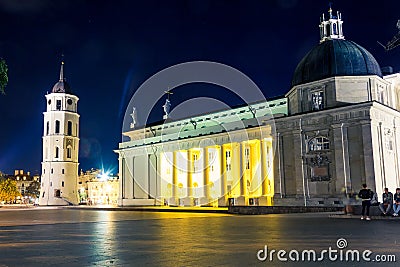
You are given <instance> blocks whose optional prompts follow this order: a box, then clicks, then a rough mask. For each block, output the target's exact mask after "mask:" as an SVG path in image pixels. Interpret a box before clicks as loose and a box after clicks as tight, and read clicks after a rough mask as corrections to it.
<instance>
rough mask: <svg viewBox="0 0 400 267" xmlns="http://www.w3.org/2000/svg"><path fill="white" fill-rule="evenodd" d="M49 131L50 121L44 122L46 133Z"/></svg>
mask: <svg viewBox="0 0 400 267" xmlns="http://www.w3.org/2000/svg"><path fill="white" fill-rule="evenodd" d="M49 131H50V122H46V135H49Z"/></svg>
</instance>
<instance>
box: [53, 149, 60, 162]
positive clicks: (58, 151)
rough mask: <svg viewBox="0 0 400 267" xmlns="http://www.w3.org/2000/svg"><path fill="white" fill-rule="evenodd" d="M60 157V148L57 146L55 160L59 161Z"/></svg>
mask: <svg viewBox="0 0 400 267" xmlns="http://www.w3.org/2000/svg"><path fill="white" fill-rule="evenodd" d="M59 155H60V148H59V147H58V146H56V153H55V156H54V157H55V158H56V159H57V158H58V157H59Z"/></svg>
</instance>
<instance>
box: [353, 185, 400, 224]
mask: <svg viewBox="0 0 400 267" xmlns="http://www.w3.org/2000/svg"><path fill="white" fill-rule="evenodd" d="M362 187H363V188H362V189H361V190H360V192H359V193H358V197H359V198H361V200H362V210H361V220H364V219H366V220H367V221H370V220H371V218H370V217H369V207H371V199H372V196H373V195H374V193H373V192H372V191H371V189H368V188H367V184H362ZM399 196H400V195H399ZM364 214H365V215H367V216H366V217H365V216H364Z"/></svg>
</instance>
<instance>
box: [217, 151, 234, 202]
mask: <svg viewBox="0 0 400 267" xmlns="http://www.w3.org/2000/svg"><path fill="white" fill-rule="evenodd" d="M225 153H226V149H225V147H224V145H221V146H220V162H221V163H220V164H221V165H220V170H221V196H220V198H219V199H218V206H226V205H227V193H228V192H227V177H226V155H225ZM231 153H232V152H231Z"/></svg>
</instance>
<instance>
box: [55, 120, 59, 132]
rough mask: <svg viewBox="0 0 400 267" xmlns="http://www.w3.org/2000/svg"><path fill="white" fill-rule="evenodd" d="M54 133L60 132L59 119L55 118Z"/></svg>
mask: <svg viewBox="0 0 400 267" xmlns="http://www.w3.org/2000/svg"><path fill="white" fill-rule="evenodd" d="M55 133H56V134H58V133H60V121H59V120H56V130H55Z"/></svg>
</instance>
